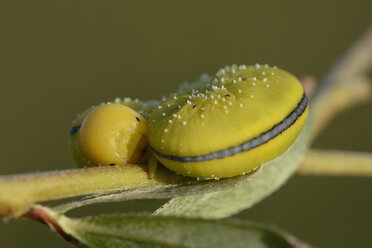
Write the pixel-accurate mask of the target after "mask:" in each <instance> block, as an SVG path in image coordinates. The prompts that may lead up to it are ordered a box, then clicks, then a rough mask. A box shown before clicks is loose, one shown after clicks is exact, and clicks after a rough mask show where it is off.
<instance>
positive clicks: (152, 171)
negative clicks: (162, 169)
mask: <svg viewBox="0 0 372 248" xmlns="http://www.w3.org/2000/svg"><path fill="white" fill-rule="evenodd" d="M157 166H158V160H157V159H156V158H155V156H154V155H153V154H152V153H149V161H148V167H149V179H151V178H153V177H154V176H155V171H156V168H157Z"/></svg>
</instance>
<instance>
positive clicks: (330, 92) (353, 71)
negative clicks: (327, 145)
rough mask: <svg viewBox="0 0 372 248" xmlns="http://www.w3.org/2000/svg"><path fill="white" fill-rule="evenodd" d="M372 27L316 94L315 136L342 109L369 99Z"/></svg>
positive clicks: (333, 70)
mask: <svg viewBox="0 0 372 248" xmlns="http://www.w3.org/2000/svg"><path fill="white" fill-rule="evenodd" d="M371 69H372V27H371V28H370V29H368V30H367V32H366V33H365V34H364V35H363V36H362V37H361V38H360V39H358V40H357V41H356V42H355V44H354V45H353V46H351V48H350V49H349V50H348V51H347V52H346V53H345V54H344V56H342V57H341V59H340V60H339V61H338V62H337V63H336V64H335V65H334V66H333V67H332V69H331V70H330V72H329V73H328V74H327V76H326V77H325V78H324V79H323V80H322V82H321V85H320V87H319V88H318V89H317V91H316V93H315V94H314V96H313V98H312V101H311V103H310V109H311V111H312V113H313V114H314V116H315V118H314V126H313V134H312V136H313V139H314V138H315V137H316V136H317V135H318V134H319V133H320V132H321V131H322V130H323V129H324V127H325V126H326V125H327V124H328V123H329V122H330V121H331V120H332V119H333V118H334V117H335V116H336V115H337V114H339V113H340V112H342V111H344V110H346V109H348V108H350V107H352V106H354V105H357V104H359V103H363V102H366V101H367V100H368V99H369V98H370V96H371V83H370V80H369V79H368V73H369V72H370V70H371Z"/></svg>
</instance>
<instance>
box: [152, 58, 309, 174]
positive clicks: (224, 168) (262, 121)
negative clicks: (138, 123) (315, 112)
mask: <svg viewBox="0 0 372 248" xmlns="http://www.w3.org/2000/svg"><path fill="white" fill-rule="evenodd" d="M194 85H195V86H197V88H191V89H189V90H187V89H185V87H184V88H183V89H182V90H181V91H180V92H181V94H178V95H173V96H172V97H169V99H167V100H165V101H163V102H161V103H160V105H159V106H158V108H157V109H155V110H154V111H153V112H152V113H151V115H150V117H149V134H148V138H149V143H150V146H151V148H152V150H153V152H154V153H155V155H156V156H157V158H158V159H159V160H160V162H162V163H163V164H164V165H165V166H167V167H168V168H170V169H171V170H173V171H176V172H178V173H180V174H183V175H188V176H194V177H231V176H235V175H239V174H242V173H244V172H247V171H249V170H251V169H253V168H255V167H257V166H259V165H261V164H262V163H263V162H266V161H269V160H271V159H273V158H275V157H276V156H278V155H280V154H281V153H283V152H284V151H285V150H287V149H288V147H289V146H290V145H291V144H292V143H293V142H294V140H295V138H296V137H297V135H298V134H299V132H300V130H301V129H302V127H303V125H304V123H305V120H306V114H307V107H306V106H307V102H306V97H305V96H304V91H303V88H302V86H301V84H300V82H299V81H298V80H297V79H296V78H295V77H294V76H292V75H291V74H289V73H288V72H286V71H283V70H279V69H276V68H273V67H268V66H260V65H256V66H251V67H246V66H239V67H237V66H231V67H226V68H224V69H221V70H220V71H219V72H218V73H217V75H216V77H215V78H214V79H210V80H207V79H206V77H204V80H203V82H202V83H200V82H199V83H197V84H194ZM292 113H294V114H292Z"/></svg>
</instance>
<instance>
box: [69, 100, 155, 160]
mask: <svg viewBox="0 0 372 248" xmlns="http://www.w3.org/2000/svg"><path fill="white" fill-rule="evenodd" d="M152 108H153V107H152V104H145V103H143V102H141V101H138V100H134V101H132V100H130V99H129V98H126V99H124V100H121V99H117V100H115V101H114V102H113V103H106V104H100V105H98V106H93V107H91V108H89V109H88V110H86V111H85V112H84V113H82V114H80V115H79V116H78V117H77V118H76V120H75V121H74V123H73V127H72V129H71V131H70V148H71V152H72V154H73V156H74V159H75V161H76V162H77V163H78V164H79V166H81V167H85V166H98V165H125V164H126V163H128V162H139V161H143V158H144V156H145V153H146V152H147V146H148V143H147V137H146V135H147V121H146V119H145V118H146V117H147V116H148V112H149V111H150V110H151V109H152Z"/></svg>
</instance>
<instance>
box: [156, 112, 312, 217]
mask: <svg viewBox="0 0 372 248" xmlns="http://www.w3.org/2000/svg"><path fill="white" fill-rule="evenodd" d="M310 131H311V115H310V118H309V120H308V121H307V124H306V125H305V127H304V129H303V130H302V132H301V134H300V136H299V137H298V139H297V140H296V141H295V143H294V144H293V145H292V146H291V148H290V149H289V150H288V151H286V152H285V153H284V154H282V155H281V156H280V157H277V158H276V159H274V160H272V161H270V162H267V163H266V164H264V165H263V168H262V169H261V171H260V173H259V174H258V175H256V176H255V177H254V180H251V181H247V182H245V183H241V184H239V185H236V186H234V187H231V188H228V189H225V190H222V191H219V192H211V193H205V194H198V195H191V196H182V197H176V198H173V199H171V200H170V201H168V202H167V203H166V204H164V205H163V206H162V207H160V208H159V209H157V210H156V211H155V214H157V215H177V216H193V217H204V218H224V217H228V216H231V215H233V214H235V213H237V212H239V211H241V210H243V209H246V208H249V207H251V206H253V205H254V204H255V203H257V202H259V201H261V200H262V199H263V198H265V197H267V196H269V195H270V194H271V193H273V192H274V191H275V190H277V189H278V188H279V187H280V186H281V185H283V184H284V183H285V182H286V181H287V179H288V178H289V177H290V176H291V175H292V174H293V173H294V172H295V170H296V169H297V167H298V165H299V163H300V161H301V159H302V157H303V155H304V153H305V152H306V150H307V147H308V144H309V140H310Z"/></svg>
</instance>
